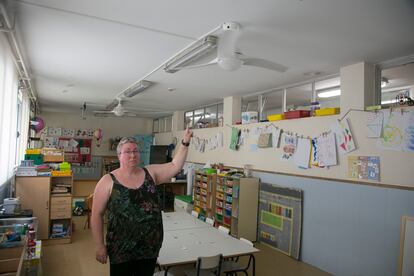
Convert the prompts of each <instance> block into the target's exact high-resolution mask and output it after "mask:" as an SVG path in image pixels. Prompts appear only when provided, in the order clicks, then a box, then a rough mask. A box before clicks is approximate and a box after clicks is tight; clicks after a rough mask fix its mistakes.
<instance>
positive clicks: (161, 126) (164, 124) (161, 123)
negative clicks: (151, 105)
mask: <svg viewBox="0 0 414 276" xmlns="http://www.w3.org/2000/svg"><path fill="white" fill-rule="evenodd" d="M170 131H172V116H168V117H162V118H158V119H154V120H153V121H152V132H153V133H158V132H170Z"/></svg>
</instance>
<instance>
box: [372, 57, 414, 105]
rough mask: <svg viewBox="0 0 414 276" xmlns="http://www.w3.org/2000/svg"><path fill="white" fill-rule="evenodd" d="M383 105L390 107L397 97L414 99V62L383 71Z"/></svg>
mask: <svg viewBox="0 0 414 276" xmlns="http://www.w3.org/2000/svg"><path fill="white" fill-rule="evenodd" d="M380 79H381V105H382V106H383V107H389V106H391V105H393V104H395V103H396V102H397V97H398V96H400V97H401V96H402V97H410V98H411V99H413V98H414V62H412V63H407V64H404V65H399V66H395V67H391V68H388V69H383V70H382V71H381V78H380Z"/></svg>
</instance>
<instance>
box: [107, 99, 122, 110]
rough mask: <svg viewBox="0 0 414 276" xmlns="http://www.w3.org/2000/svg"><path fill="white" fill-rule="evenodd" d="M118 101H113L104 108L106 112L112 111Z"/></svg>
mask: <svg viewBox="0 0 414 276" xmlns="http://www.w3.org/2000/svg"><path fill="white" fill-rule="evenodd" d="M118 103H119V101H118V100H117V99H115V100H113V101H112V102H111V103H110V104H108V105H107V106H106V108H105V109H106V110H113V109H114V108H115V107H116V106H117V105H118Z"/></svg>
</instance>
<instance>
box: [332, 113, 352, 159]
mask: <svg viewBox="0 0 414 276" xmlns="http://www.w3.org/2000/svg"><path fill="white" fill-rule="evenodd" d="M331 130H332V132H333V133H335V138H336V145H337V147H338V149H339V153H340V154H345V153H348V152H351V151H354V150H355V149H356V145H355V140H354V136H353V135H352V132H351V128H350V127H349V123H348V119H344V120H342V121H339V120H337V121H336V123H335V124H333V125H332V126H331Z"/></svg>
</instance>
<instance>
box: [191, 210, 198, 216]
mask: <svg viewBox="0 0 414 276" xmlns="http://www.w3.org/2000/svg"><path fill="white" fill-rule="evenodd" d="M191 215H192V216H193V217H196V218H198V212H197V211H194V210H193V211H191Z"/></svg>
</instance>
